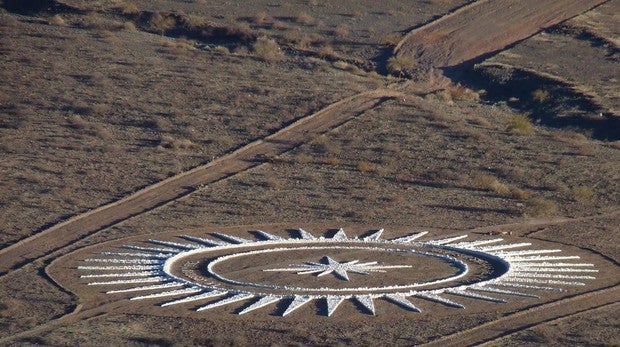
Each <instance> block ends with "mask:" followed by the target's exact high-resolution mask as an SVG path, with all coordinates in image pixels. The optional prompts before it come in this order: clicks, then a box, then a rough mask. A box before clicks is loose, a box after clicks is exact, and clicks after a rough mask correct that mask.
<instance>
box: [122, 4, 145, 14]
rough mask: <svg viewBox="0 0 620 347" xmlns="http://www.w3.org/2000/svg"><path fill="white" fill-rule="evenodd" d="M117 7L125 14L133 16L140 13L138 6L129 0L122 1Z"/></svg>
mask: <svg viewBox="0 0 620 347" xmlns="http://www.w3.org/2000/svg"><path fill="white" fill-rule="evenodd" d="M118 9H119V10H120V11H121V13H122V14H124V15H126V16H133V15H137V14H138V13H140V10H139V9H138V6H136V5H134V4H133V3H131V2H125V3H122V4H121V5H119V7H118Z"/></svg>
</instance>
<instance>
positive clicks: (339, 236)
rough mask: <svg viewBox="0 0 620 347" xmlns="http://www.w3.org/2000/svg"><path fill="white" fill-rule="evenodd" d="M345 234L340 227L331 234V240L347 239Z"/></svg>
mask: <svg viewBox="0 0 620 347" xmlns="http://www.w3.org/2000/svg"><path fill="white" fill-rule="evenodd" d="M347 239H348V237H347V234H345V233H344V229H342V228H340V229H338V231H337V232H336V233H335V234H334V236H332V240H337V241H342V240H347Z"/></svg>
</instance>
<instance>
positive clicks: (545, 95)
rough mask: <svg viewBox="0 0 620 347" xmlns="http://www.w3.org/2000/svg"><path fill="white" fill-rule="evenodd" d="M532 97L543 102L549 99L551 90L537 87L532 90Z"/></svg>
mask: <svg viewBox="0 0 620 347" xmlns="http://www.w3.org/2000/svg"><path fill="white" fill-rule="evenodd" d="M532 99H534V101H536V102H538V103H541V104H542V103H543V102H545V101H547V100H548V99H549V92H548V91H546V90H544V89H536V90H535V91H533V92H532Z"/></svg>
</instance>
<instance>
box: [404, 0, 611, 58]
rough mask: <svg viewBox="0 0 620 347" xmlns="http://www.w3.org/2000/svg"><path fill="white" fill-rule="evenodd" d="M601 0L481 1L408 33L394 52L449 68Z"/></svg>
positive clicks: (601, 0)
mask: <svg viewBox="0 0 620 347" xmlns="http://www.w3.org/2000/svg"><path fill="white" fill-rule="evenodd" d="M605 2H607V0H523V1H512V0H494V1H488V0H481V1H477V2H474V3H472V4H470V5H467V6H463V7H461V8H460V9H458V10H457V11H455V12H453V13H451V14H449V15H447V16H444V17H441V18H440V19H438V20H436V21H433V22H431V23H429V24H426V25H424V26H421V27H419V28H416V29H414V30H412V31H411V32H409V33H408V34H407V35H406V36H405V37H404V38H403V40H401V41H400V42H399V43H398V45H397V46H396V47H395V49H394V54H395V55H397V56H400V55H410V56H414V57H416V58H417V59H418V61H419V62H421V63H422V64H428V65H430V66H433V67H437V68H446V67H454V66H458V65H460V64H463V63H466V62H468V61H471V60H473V59H476V58H479V57H481V56H484V55H486V54H489V53H493V52H497V51H499V50H502V49H504V48H506V47H507V46H509V45H511V44H514V43H515V42H518V41H521V40H523V39H526V38H528V37H530V36H532V35H534V34H536V33H537V32H539V31H541V30H543V29H545V28H548V27H550V26H553V25H555V24H557V23H560V22H562V21H565V20H567V19H570V18H572V17H574V16H576V15H579V14H581V13H583V12H585V11H587V10H589V9H591V8H593V7H595V6H598V5H600V4H603V3H605Z"/></svg>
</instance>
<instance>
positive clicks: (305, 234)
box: [297, 228, 316, 240]
mask: <svg viewBox="0 0 620 347" xmlns="http://www.w3.org/2000/svg"><path fill="white" fill-rule="evenodd" d="M297 232H298V233H299V236H300V237H301V238H302V239H303V240H316V237H314V235H312V234H310V233H309V232H307V231H305V230H304V229H302V228H299V229H297Z"/></svg>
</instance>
